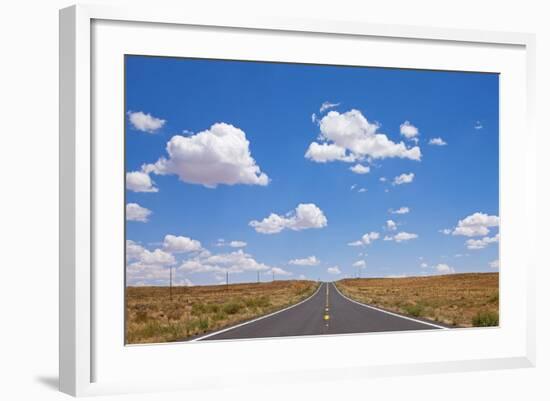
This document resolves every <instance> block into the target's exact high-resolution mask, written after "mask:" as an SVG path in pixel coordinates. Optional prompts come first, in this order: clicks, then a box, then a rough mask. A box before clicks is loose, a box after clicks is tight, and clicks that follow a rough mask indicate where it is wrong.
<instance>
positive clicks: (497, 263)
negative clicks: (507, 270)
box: [489, 259, 500, 269]
mask: <svg viewBox="0 0 550 401" xmlns="http://www.w3.org/2000/svg"><path fill="white" fill-rule="evenodd" d="M489 267H490V268H492V269H498V268H499V267H500V261H499V260H498V259H495V260H492V261H491V262H489Z"/></svg>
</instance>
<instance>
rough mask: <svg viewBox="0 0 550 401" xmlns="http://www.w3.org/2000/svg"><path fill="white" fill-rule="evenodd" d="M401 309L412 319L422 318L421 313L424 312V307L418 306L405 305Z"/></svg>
mask: <svg viewBox="0 0 550 401" xmlns="http://www.w3.org/2000/svg"><path fill="white" fill-rule="evenodd" d="M403 309H404V310H405V313H407V315H411V316H414V317H419V316H422V312H423V311H424V307H423V306H422V305H420V304H414V305H405V306H403Z"/></svg>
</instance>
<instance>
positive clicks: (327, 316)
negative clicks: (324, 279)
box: [323, 284, 330, 326]
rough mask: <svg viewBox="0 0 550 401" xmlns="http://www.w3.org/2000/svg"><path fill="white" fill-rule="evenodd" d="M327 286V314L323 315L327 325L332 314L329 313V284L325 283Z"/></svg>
mask: <svg viewBox="0 0 550 401" xmlns="http://www.w3.org/2000/svg"><path fill="white" fill-rule="evenodd" d="M325 285H326V286H327V293H326V294H327V296H326V303H325V315H324V316H323V319H324V320H325V321H326V322H327V326H328V321H329V320H330V314H329V313H328V311H329V302H328V284H325Z"/></svg>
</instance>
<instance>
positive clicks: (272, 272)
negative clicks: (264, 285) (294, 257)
mask: <svg viewBox="0 0 550 401" xmlns="http://www.w3.org/2000/svg"><path fill="white" fill-rule="evenodd" d="M271 274H273V280H272V281H275V272H274V271H272V272H271Z"/></svg>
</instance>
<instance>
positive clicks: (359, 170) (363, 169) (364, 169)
mask: <svg viewBox="0 0 550 401" xmlns="http://www.w3.org/2000/svg"><path fill="white" fill-rule="evenodd" d="M349 169H350V170H351V171H353V172H354V173H355V174H367V173H368V172H369V171H370V167H369V166H363V165H362V164H359V163H358V164H356V165H355V166H353V167H350V168H349Z"/></svg>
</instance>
